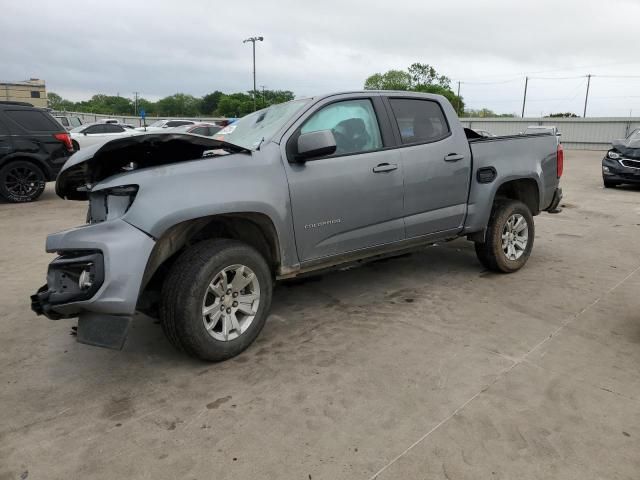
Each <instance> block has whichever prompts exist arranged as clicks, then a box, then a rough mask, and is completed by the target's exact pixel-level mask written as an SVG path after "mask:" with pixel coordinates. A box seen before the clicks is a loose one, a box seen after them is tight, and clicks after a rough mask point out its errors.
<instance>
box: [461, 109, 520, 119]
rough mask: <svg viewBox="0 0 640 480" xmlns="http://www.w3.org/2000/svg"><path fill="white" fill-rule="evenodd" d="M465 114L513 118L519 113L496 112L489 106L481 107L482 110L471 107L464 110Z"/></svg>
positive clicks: (474, 116)
mask: <svg viewBox="0 0 640 480" xmlns="http://www.w3.org/2000/svg"><path fill="white" fill-rule="evenodd" d="M464 116H465V117H469V118H487V117H504V118H513V117H516V116H517V115H516V114H515V113H496V112H494V111H493V110H490V109H488V108H481V109H480V110H474V109H472V108H470V109H469V110H465V111H464Z"/></svg>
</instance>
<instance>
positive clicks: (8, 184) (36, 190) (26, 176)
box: [0, 160, 46, 203]
mask: <svg viewBox="0 0 640 480" xmlns="http://www.w3.org/2000/svg"><path fill="white" fill-rule="evenodd" d="M45 183H46V178H45V176H44V172H43V171H42V169H41V168H40V167H38V166H36V165H34V164H33V163H31V162H27V161H24V160H18V161H15V162H11V163H8V164H7V165H5V166H3V167H2V168H1V169H0V195H2V196H3V197H4V198H6V199H7V200H8V201H10V202H13V203H22V202H32V201H34V200H36V199H37V198H38V197H39V196H40V195H42V192H44V187H45Z"/></svg>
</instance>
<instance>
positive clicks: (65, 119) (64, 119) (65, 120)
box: [58, 117, 69, 127]
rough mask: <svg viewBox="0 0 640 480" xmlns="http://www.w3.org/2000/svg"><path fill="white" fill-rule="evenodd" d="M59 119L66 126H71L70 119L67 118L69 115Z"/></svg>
mask: <svg viewBox="0 0 640 480" xmlns="http://www.w3.org/2000/svg"><path fill="white" fill-rule="evenodd" d="M58 121H59V122H60V123H61V124H62V125H64V126H65V127H68V126H69V120H67V117H58Z"/></svg>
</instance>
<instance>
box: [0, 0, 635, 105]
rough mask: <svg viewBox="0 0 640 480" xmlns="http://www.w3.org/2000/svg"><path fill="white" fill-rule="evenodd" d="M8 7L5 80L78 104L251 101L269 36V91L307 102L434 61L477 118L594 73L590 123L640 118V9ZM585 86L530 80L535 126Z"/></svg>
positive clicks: (565, 5)
mask: <svg viewBox="0 0 640 480" xmlns="http://www.w3.org/2000/svg"><path fill="white" fill-rule="evenodd" d="M0 1H1V6H0V12H2V13H1V15H0V45H2V48H0V80H24V79H27V78H30V77H38V78H42V79H44V80H45V81H46V82H47V90H48V91H53V92H56V93H59V94H61V95H62V96H64V97H67V98H70V99H73V100H80V99H84V98H88V97H90V96H91V95H93V94H95V93H105V94H112V95H115V94H116V93H119V94H120V95H122V96H129V97H130V96H132V92H133V91H136V90H137V91H139V92H141V93H142V95H143V96H144V97H146V98H149V99H154V100H155V99H157V98H159V97H163V96H166V95H171V94H173V93H176V92H184V93H190V94H193V95H196V96H201V95H203V94H206V93H208V92H211V91H214V90H222V91H225V92H233V91H246V90H249V89H250V88H251V86H252V79H251V46H250V44H243V43H242V40H243V39H244V38H246V37H249V36H253V35H262V36H264V42H262V43H258V44H257V83H258V85H266V87H267V88H269V89H285V90H292V91H293V92H294V93H295V94H296V95H297V96H308V95H313V94H318V93H324V92H328V91H336V90H348V89H360V88H362V86H363V83H364V80H365V79H366V77H367V76H369V75H370V74H372V73H375V72H384V71H386V70H388V69H392V68H394V69H404V68H406V67H407V66H408V65H409V64H411V63H413V62H424V63H430V64H432V65H434V66H435V67H436V68H437V70H438V71H439V72H440V73H443V74H445V75H447V76H449V77H450V78H451V79H452V80H453V81H454V84H453V87H454V89H455V88H457V84H456V83H455V82H457V81H458V80H460V81H462V82H463V83H462V85H461V94H462V96H463V97H464V99H465V101H466V103H467V105H468V106H469V107H471V108H482V107H487V108H490V109H492V110H495V111H497V112H502V113H508V112H517V113H518V114H519V113H520V111H521V109H522V93H523V88H524V76H525V75H529V76H531V77H554V78H555V77H578V76H583V75H586V74H587V73H591V74H594V75H596V77H594V78H592V81H591V92H590V101H589V108H588V113H587V115H592V116H629V114H630V111H631V110H633V115H634V116H640V55H639V54H638V51H639V50H640V37H639V36H638V35H639V32H640V31H639V27H638V20H639V19H640V1H638V0H626V1H625V0H606V1H603V0H532V1H513V0H509V1H493V0H483V1H478V0H469V1H448V2H438V3H437V4H436V3H435V2H429V1H425V0H412V1H404V2H403V1H398V2H389V1H388V0H385V1H375V0H367V1H354V0H351V1H347V0H339V1H338V0H323V1H320V2H306V1H304V0H280V1H277V2H276V1H273V0H272V1H265V0H236V1H224V0H221V1H205V0H182V1H180V2H176V1H165V0H155V1H153V2H151V1H131V0H109V1H108V2H105V1H93V0H65V1H64V2H51V1H47V0H26V1H25V0H23V1H12V0H0ZM597 75H600V77H598V76H597ZM603 75H609V76H611V75H616V76H624V75H626V76H633V75H636V76H637V77H636V78H603V77H602V76H603ZM481 82H494V83H481ZM497 82H503V83H497ZM585 88H586V78H566V79H554V80H549V79H544V80H543V79H531V80H530V82H529V92H528V96H527V110H526V112H527V115H529V116H537V115H540V113H549V112H552V111H553V112H556V111H573V112H575V113H578V114H580V115H581V114H582V108H583V103H584V94H585Z"/></svg>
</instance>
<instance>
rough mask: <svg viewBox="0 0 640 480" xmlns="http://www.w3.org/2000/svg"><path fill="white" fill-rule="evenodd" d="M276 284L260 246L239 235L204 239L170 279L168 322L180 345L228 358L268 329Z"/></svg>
mask: <svg viewBox="0 0 640 480" xmlns="http://www.w3.org/2000/svg"><path fill="white" fill-rule="evenodd" d="M272 290H273V279H272V275H271V271H270V269H269V266H268V265H267V262H266V261H265V259H264V258H263V257H262V255H260V253H258V252H257V251H256V250H255V249H253V248H252V247H250V246H248V245H246V244H244V243H241V242H238V241H235V240H227V239H216V240H206V241H203V242H200V243H198V244H196V245H194V246H192V247H191V248H189V249H188V250H186V251H185V252H184V253H183V254H182V255H181V256H180V257H179V258H178V259H177V261H176V263H175V264H174V265H173V266H172V267H171V270H170V272H169V275H168V276H167V278H166V279H165V281H164V285H163V288H162V300H161V305H160V321H161V324H162V328H163V330H164V332H165V334H166V336H167V337H168V339H169V341H170V342H171V343H172V344H173V345H174V346H175V347H177V348H178V349H179V350H182V351H184V352H186V353H187V354H189V355H191V356H194V357H197V358H200V359H203V360H209V361H221V360H226V359H228V358H231V357H234V356H236V355H238V354H239V353H241V352H242V351H243V350H245V349H246V348H247V347H248V346H249V345H251V343H253V341H254V340H255V339H256V337H257V336H258V334H259V333H260V331H261V330H262V327H263V326H264V324H265V321H266V318H267V315H268V314H269V308H270V306H271V295H272Z"/></svg>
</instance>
